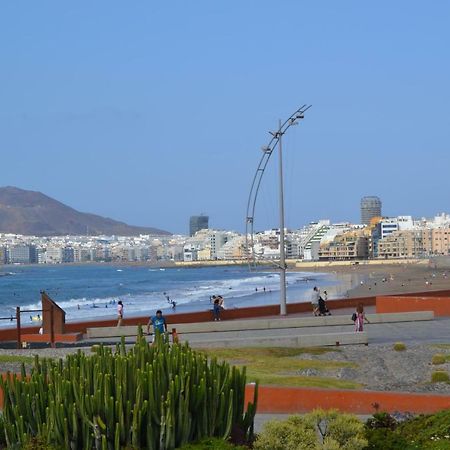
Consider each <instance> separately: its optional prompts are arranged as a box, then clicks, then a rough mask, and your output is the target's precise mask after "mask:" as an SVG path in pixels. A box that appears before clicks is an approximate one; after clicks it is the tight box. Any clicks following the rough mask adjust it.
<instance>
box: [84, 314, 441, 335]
mask: <svg viewBox="0 0 450 450" xmlns="http://www.w3.org/2000/svg"><path fill="white" fill-rule="evenodd" d="M367 318H368V319H369V321H370V322H371V323H373V324H376V323H390V322H392V323H395V322H414V321H421V320H433V318H434V314H433V312H432V311H418V312H409V313H386V314H367ZM339 325H340V326H342V325H351V326H353V322H352V321H351V313H349V314H347V315H338V316H319V317H273V318H270V319H246V320H225V321H220V322H213V321H211V322H196V323H180V324H168V325H167V326H168V329H169V330H171V329H172V328H175V329H176V330H177V333H178V334H179V335H183V334H191V333H213V332H226V331H245V330H269V329H281V328H308V327H327V326H339ZM143 328H144V330H145V327H143ZM137 330H138V327H137V326H135V325H133V326H122V327H101V328H88V329H87V333H86V334H87V338H88V339H95V338H110V337H111V338H112V337H120V336H125V337H127V336H136V335H137Z"/></svg>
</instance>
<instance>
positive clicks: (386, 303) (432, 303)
mask: <svg viewBox="0 0 450 450" xmlns="http://www.w3.org/2000/svg"><path fill="white" fill-rule="evenodd" d="M412 311H433V312H434V314H435V316H450V296H446V297H432V296H428V295H427V296H426V297H425V296H407V297H403V296H380V297H377V299H376V312H377V313H400V312H412Z"/></svg>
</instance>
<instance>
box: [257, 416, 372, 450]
mask: <svg viewBox="0 0 450 450" xmlns="http://www.w3.org/2000/svg"><path fill="white" fill-rule="evenodd" d="M366 445H367V440H366V439H365V437H364V425H363V424H362V423H361V422H360V421H359V420H358V418H357V417H355V416H352V415H350V414H341V413H339V412H338V411H336V410H330V411H323V410H320V409H319V410H315V411H313V412H312V413H309V414H306V415H304V416H291V417H289V418H288V419H287V420H284V421H271V422H268V423H266V424H265V426H264V429H263V431H262V432H261V433H260V434H259V435H258V437H257V439H256V441H255V443H254V449H255V450H307V449H308V450H309V449H317V450H319V449H323V450H341V449H342V450H344V449H345V450H362V449H364V448H365V447H366Z"/></svg>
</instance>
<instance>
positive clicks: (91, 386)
mask: <svg viewBox="0 0 450 450" xmlns="http://www.w3.org/2000/svg"><path fill="white" fill-rule="evenodd" d="M21 375H22V376H21V377H17V376H15V375H8V376H7V377H6V378H4V379H1V377H0V388H1V389H2V390H3V392H4V408H3V414H2V415H1V416H0V439H1V440H2V441H3V442H4V443H5V444H7V445H8V448H20V446H21V445H23V444H25V443H26V441H27V440H28V439H29V438H30V437H33V436H39V437H41V438H44V439H46V440H47V442H48V443H49V444H51V445H55V446H56V447H61V448H68V449H92V448H98V449H108V450H118V449H122V448H146V449H150V450H172V449H175V448H177V447H179V446H182V445H184V444H186V443H187V442H190V441H194V440H199V439H202V438H204V437H208V436H216V437H223V438H227V437H228V436H229V435H230V433H231V429H232V427H233V426H238V427H240V428H241V429H242V430H243V431H244V432H245V433H247V435H248V436H250V435H251V433H252V432H253V419H254V415H255V412H256V400H257V386H256V388H255V397H254V400H253V402H250V403H249V404H248V405H247V408H246V410H245V405H244V394H245V382H246V381H245V370H244V369H243V370H239V369H237V368H234V367H233V368H230V366H229V365H228V364H227V363H218V362H217V361H216V360H215V359H213V360H211V361H209V360H208V359H207V358H206V356H205V355H203V354H201V353H197V352H195V351H193V350H192V349H191V348H189V346H188V345H187V344H184V345H180V344H174V345H169V344H168V343H167V342H165V341H164V340H163V338H162V337H160V338H158V339H157V340H156V342H155V343H154V344H153V345H148V343H147V342H146V340H145V338H144V336H143V335H142V331H141V330H140V332H139V335H138V338H137V341H136V344H135V345H134V346H133V347H132V348H131V349H130V350H128V351H127V349H126V346H125V341H124V340H122V342H121V343H120V344H118V345H117V346H116V350H115V351H112V350H111V349H110V348H108V347H104V346H99V348H98V349H97V351H96V352H95V354H93V355H91V356H86V355H85V354H84V353H83V352H81V351H78V352H77V353H76V354H73V355H69V356H67V357H66V359H65V360H62V359H60V360H58V361H54V360H46V359H43V360H41V359H39V358H37V357H36V359H35V362H34V366H33V368H32V369H31V371H30V373H29V374H26V373H25V368H23V369H22V374H21Z"/></svg>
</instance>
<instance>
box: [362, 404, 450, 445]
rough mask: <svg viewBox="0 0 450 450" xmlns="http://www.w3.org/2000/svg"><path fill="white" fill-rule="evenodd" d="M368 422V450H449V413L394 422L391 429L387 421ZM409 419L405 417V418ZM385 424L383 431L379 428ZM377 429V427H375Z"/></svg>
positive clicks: (447, 411) (443, 412)
mask: <svg viewBox="0 0 450 450" xmlns="http://www.w3.org/2000/svg"><path fill="white" fill-rule="evenodd" d="M387 416H389V414H386V415H385V416H384V418H383V419H381V420H378V419H377V420H375V423H376V424H377V426H376V427H375V428H373V427H372V426H373V423H374V421H373V420H372V419H369V420H368V421H367V423H366V438H367V440H368V445H367V449H368V450H444V449H446V450H448V449H450V410H444V411H441V412H439V413H436V414H431V415H421V416H417V417H413V418H411V417H410V418H407V419H406V420H405V421H402V422H399V421H397V425H396V426H395V429H392V427H391V423H390V420H389V419H386V417H387ZM408 416H409V415H408V414H406V417H408ZM383 423H384V424H386V425H387V426H386V428H383V427H381V426H382V425H383ZM378 426H380V427H378Z"/></svg>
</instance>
